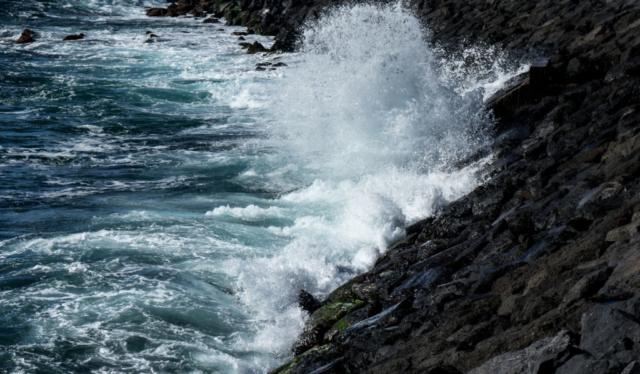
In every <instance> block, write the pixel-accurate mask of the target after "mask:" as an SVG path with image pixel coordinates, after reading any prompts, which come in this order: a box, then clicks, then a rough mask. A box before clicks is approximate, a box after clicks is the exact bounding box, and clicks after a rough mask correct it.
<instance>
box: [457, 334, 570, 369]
mask: <svg viewBox="0 0 640 374" xmlns="http://www.w3.org/2000/svg"><path fill="white" fill-rule="evenodd" d="M574 343H575V338H574V337H573V335H572V334H571V333H569V332H568V331H561V332H560V333H558V335H556V336H555V337H553V338H546V339H541V340H538V341H537V342H535V343H533V344H531V345H530V346H528V347H527V348H525V349H522V350H520V351H515V352H508V353H504V354H501V355H499V356H496V357H494V358H492V359H491V360H489V361H487V362H485V363H484V364H483V365H482V366H480V367H478V368H476V369H473V370H471V371H470V372H469V374H525V373H526V374H538V373H553V372H554V370H555V369H556V368H558V367H560V366H561V365H562V364H564V363H565V362H567V360H569V359H570V358H571V357H572V356H574V355H575V354H576V353H579V352H580V350H579V349H578V348H577V347H576V346H575V345H574Z"/></svg>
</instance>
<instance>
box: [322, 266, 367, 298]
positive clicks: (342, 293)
mask: <svg viewBox="0 0 640 374" xmlns="http://www.w3.org/2000/svg"><path fill="white" fill-rule="evenodd" d="M366 276H367V273H364V274H360V275H358V276H357V277H355V278H353V279H351V280H350V281H348V282H347V283H345V284H343V285H342V286H340V287H338V288H336V289H335V290H333V292H331V293H330V294H329V295H328V296H327V297H326V299H325V300H326V301H327V302H328V303H332V302H334V301H338V300H349V299H357V297H358V296H357V295H356V294H355V293H354V292H353V290H352V287H353V285H354V284H356V283H361V282H363V281H364V280H365V279H366Z"/></svg>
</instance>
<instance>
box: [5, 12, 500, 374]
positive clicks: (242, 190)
mask: <svg viewBox="0 0 640 374" xmlns="http://www.w3.org/2000/svg"><path fill="white" fill-rule="evenodd" d="M0 4H1V7H2V9H3V12H2V13H0V371H6V372H16V373H21V372H25V373H31V372H47V373H49V372H53V373H56V372H59V373H70V372H78V373H85V372H96V373H98V372H100V373H103V372H118V373H120V372H132V373H133V372H135V373H141V372H181V373H183V372H221V373H262V372H265V371H267V370H268V369H270V368H273V367H275V366H277V365H278V364H280V363H282V362H283V360H286V359H288V358H290V357H291V353H290V351H289V348H290V347H291V345H292V344H293V342H294V341H295V339H296V337H297V335H298V334H299V332H300V331H301V328H302V326H303V323H304V320H305V319H306V318H307V316H306V315H305V314H304V313H303V312H302V311H301V310H300V309H299V308H298V306H297V303H296V298H297V293H298V292H299V290H300V289H302V288H304V289H306V290H309V291H310V292H312V293H314V294H315V295H316V296H318V297H322V296H323V295H325V294H326V293H327V292H329V291H331V290H332V289H334V288H335V287H337V286H338V285H340V284H341V283H342V282H344V281H346V280H347V279H349V278H350V277H352V276H354V275H356V274H358V273H359V272H362V271H364V270H366V269H368V268H369V267H370V266H371V265H372V264H373V262H374V261H375V259H376V258H377V256H379V255H380V254H381V253H382V252H384V251H385V250H386V247H387V245H388V244H389V243H391V242H393V241H395V240H397V239H398V238H401V237H402V236H403V235H404V231H403V229H404V227H405V226H406V225H407V224H410V223H412V222H415V221H416V220H418V219H420V218H422V217H424V216H427V215H430V214H433V212H435V211H437V209H439V207H441V206H442V204H446V201H450V200H452V199H455V198H457V197H459V196H461V195H463V194H464V193H466V192H468V191H469V190H470V189H472V188H473V187H474V186H476V185H477V183H478V179H477V176H476V175H475V173H474V172H475V170H476V169H475V168H474V167H472V168H469V169H465V170H462V171H451V170H450V169H449V168H446V167H444V166H447V164H449V163H450V162H451V161H452V160H455V159H458V158H459V157H462V156H464V155H467V154H469V153H470V152H472V151H473V150H475V149H477V148H478V147H479V146H481V145H482V144H484V143H486V139H484V138H483V139H478V137H477V134H478V129H482V128H483V126H484V125H485V119H484V117H483V116H482V115H481V113H480V112H479V110H478V108H479V106H481V101H478V100H479V99H478V95H475V94H474V95H466V96H465V94H463V93H460V92H461V90H456V89H455V87H451V85H450V83H447V82H448V81H447V80H446V79H444V78H442V79H440V78H437V74H436V72H434V71H431V70H430V67H429V66H430V65H429V62H430V61H431V60H432V59H433V57H432V54H431V52H429V51H428V50H427V48H426V47H425V44H424V40H423V35H422V27H421V26H420V24H419V23H418V22H417V20H416V19H415V18H414V17H412V16H411V15H410V14H408V13H406V12H404V11H402V10H398V9H393V8H384V7H383V8H379V7H373V6H360V7H354V8H352V9H343V11H342V12H338V13H336V14H334V15H333V16H332V17H330V18H329V19H328V20H327V22H326V23H325V24H324V26H323V25H318V26H315V28H314V27H311V28H310V29H309V31H308V33H307V34H306V35H307V41H306V42H305V43H304V45H305V46H306V47H305V49H304V53H301V54H294V55H270V56H259V55H246V54H244V52H243V51H242V50H241V49H240V47H239V46H238V45H237V43H238V40H237V37H236V36H232V35H231V32H232V31H237V30H236V28H233V27H225V26H220V25H212V24H202V23H201V21H200V20H194V19H192V18H172V19H158V18H153V19H151V18H146V17H145V16H144V12H145V9H144V8H143V6H154V5H164V4H166V3H165V2H163V1H162V0H157V1H155V0H91V1H81V0H49V1H35V0H24V1H0ZM372 19H375V20H376V22H374V23H373V24H371V23H370V22H369V21H370V20H372ZM24 28H30V29H32V30H34V31H36V32H37V33H38V36H37V40H36V42H35V43H32V44H26V45H15V44H13V41H14V40H16V39H17V37H18V35H19V34H20V32H21V31H22V29H24ZM220 28H222V29H223V30H222V31H220V30H218V29H220ZM147 31H153V32H154V33H155V34H157V35H159V38H157V41H156V42H155V43H144V41H145V40H146V39H147V37H146V32H147ZM79 32H83V33H85V34H86V35H87V38H86V39H84V40H79V41H72V42H62V38H63V37H64V36H66V35H69V34H75V33H79ZM380 35H382V36H384V37H379V36H380ZM246 38H247V39H248V41H249V42H252V41H253V40H258V41H261V42H262V43H263V44H265V45H267V46H268V45H269V44H270V43H271V38H269V37H264V36H255V35H250V36H248V37H246ZM265 61H266V62H276V61H285V62H286V63H287V64H288V65H289V66H287V67H282V68H278V69H277V70H268V71H264V72H262V71H255V70H254V68H255V64H256V63H258V62H265ZM442 74H444V73H442ZM485 83H495V82H485ZM447 85H449V86H447ZM464 90H466V91H465V92H469V91H472V90H471V89H469V85H468V84H467V85H465V86H464ZM456 92H458V93H456ZM470 129H471V130H473V131H469V130H470ZM471 133H473V134H475V135H474V136H475V137H476V138H474V139H471V138H470V137H469V134H471ZM438 170H447V171H446V172H445V171H438Z"/></svg>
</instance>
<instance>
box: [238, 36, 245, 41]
mask: <svg viewBox="0 0 640 374" xmlns="http://www.w3.org/2000/svg"><path fill="white" fill-rule="evenodd" d="M238 40H247V39H245V38H243V37H242V36H241V37H239V38H238Z"/></svg>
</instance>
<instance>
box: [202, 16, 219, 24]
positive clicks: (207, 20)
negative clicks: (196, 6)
mask: <svg viewBox="0 0 640 374" xmlns="http://www.w3.org/2000/svg"><path fill="white" fill-rule="evenodd" d="M202 23H220V20H219V19H217V18H216V17H209V18H207V19H205V20H204V21H202Z"/></svg>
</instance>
